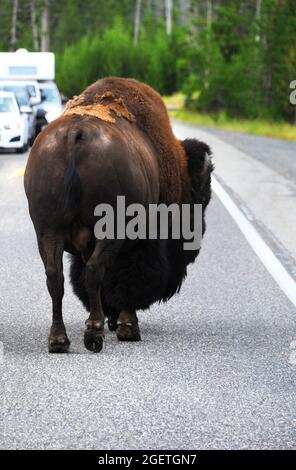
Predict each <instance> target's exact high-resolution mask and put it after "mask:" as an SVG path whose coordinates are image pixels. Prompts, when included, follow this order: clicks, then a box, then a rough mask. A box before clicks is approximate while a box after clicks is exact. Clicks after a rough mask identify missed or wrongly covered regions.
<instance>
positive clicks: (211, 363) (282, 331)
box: [0, 125, 296, 449]
mask: <svg viewBox="0 0 296 470" xmlns="http://www.w3.org/2000/svg"><path fill="white" fill-rule="evenodd" d="M175 130H176V132H177V134H178V135H180V137H183V136H184V135H185V134H186V135H188V136H199V135H200V132H202V137H203V138H205V137H208V138H209V140H211V138H213V134H211V133H210V132H209V130H205V129H203V130H202V131H200V129H195V128H193V127H190V126H188V127H185V126H179V125H176V126H175ZM225 135H226V137H225V136H224V143H225V142H227V145H228V147H227V148H228V150H229V149H230V147H229V146H231V149H232V152H233V155H232V157H233V158H235V155H236V152H238V153H237V158H238V160H239V159H240V158H242V157H241V154H239V152H241V151H242V150H243V152H244V153H245V154H248V145H247V139H248V137H246V136H244V138H243V139H242V141H243V142H242V144H241V146H244V147H243V148H242V147H241V148H239V147H240V146H239V145H238V143H237V141H239V138H238V136H237V135H232V134H231V133H225ZM217 138H218V139H220V140H216V141H215V142H213V145H214V146H215V143H216V144H217V148H218V149H219V148H221V149H223V135H220V136H217V135H216V136H215V139H217ZM250 139H251V140H252V143H250V147H252V151H250V154H249V155H247V156H248V158H250V159H252V161H254V165H255V163H256V161H257V160H256V158H254V157H253V156H252V152H253V151H254V142H253V138H251V137H250ZM258 139H259V140H258V142H257V145H258V148H259V147H260V145H261V146H262V148H263V147H264V148H265V146H266V145H267V144H266V142H265V140H264V139H263V140H262V141H260V138H258ZM251 140H250V142H251ZM273 144H274V146H275V151H274V154H273V157H272V160H273V163H272V166H273V167H272V169H270V168H268V165H267V163H266V161H265V162H260V165H264V166H266V171H274V172H277V165H279V162H277V163H275V161H276V159H277V158H281V151H280V148H281V146H282V149H283V150H282V153H285V151H286V147H287V145H292V146H293V144H287V143H284V142H280V141H273V140H272V139H270V140H268V145H269V147H270V148H272V147H273ZM220 145H221V146H220ZM294 149H295V153H294V157H295V155H296V145H295V147H294ZM223 155H224V153H223V151H222V153H221V155H220V156H218V158H217V160H219V162H220V163H217V165H216V171H217V175H216V177H217V179H218V181H220V183H222V185H223V186H224V187H225V188H226V189H227V192H228V194H230V195H231V197H232V198H233V200H234V202H235V204H237V205H240V204H242V205H243V207H244V208H248V209H249V212H248V214H249V220H251V222H252V224H254V226H255V227H256V228H257V229H258V230H259V232H260V236H262V237H263V239H264V240H265V241H266V242H267V243H268V245H269V246H270V248H271V249H272V250H274V249H275V246H276V250H277V253H276V254H277V255H278V254H279V252H280V251H281V247H282V249H283V251H284V252H285V253H284V258H285V259H286V260H287V258H289V263H287V265H288V264H289V269H288V268H287V269H288V270H289V272H290V273H291V274H293V268H295V260H294V256H293V254H292V253H291V249H290V247H289V246H286V245H285V240H287V244H289V243H290V239H289V236H288V232H287V234H284V235H283V240H280V239H279V237H276V236H275V237H271V235H270V234H271V232H272V230H273V227H272V223H273V219H272V217H271V218H270V219H268V220H267V225H265V223H261V222H262V220H261V217H260V212H259V213H258V214H255V215H254V214H253V212H252V211H251V210H250V206H252V199H250V201H248V195H249V194H251V192H250V191H246V192H245V194H246V197H245V196H244V194H239V189H240V187H241V185H243V184H245V183H246V181H245V180H247V179H248V175H246V174H245V175H244V177H241V181H238V190H237V191H236V187H235V183H236V179H235V175H233V174H232V175H231V174H230V173H229V175H228V173H226V170H225V169H224V168H225V167H224V165H223V158H225V161H226V159H227V158H226V155H224V157H223ZM26 159H27V155H15V154H4V153H2V154H0V282H1V287H0V310H1V315H0V322H1V337H0V339H1V341H2V345H1V344H0V346H1V350H0V362H1V364H0V368H1V400H2V403H1V409H0V413H1V428H2V429H1V448H2V449H292V448H294V449H295V448H296V385H295V379H296V312H295V306H294V305H293V303H292V302H291V300H289V298H288V297H287V295H286V293H285V292H284V291H283V289H282V288H281V287H280V286H279V285H278V284H277V283H276V282H275V280H274V278H273V277H272V275H271V274H270V272H269V271H268V270H267V269H266V267H265V266H264V265H263V263H262V261H261V259H260V257H259V256H258V254H256V253H255V252H254V250H253V248H252V247H251V246H250V244H249V243H248V242H247V240H246V238H245V236H244V234H243V233H242V231H241V229H240V228H239V227H238V225H237V224H236V222H235V220H234V219H233V217H232V216H231V215H230V214H229V212H228V211H227V210H226V209H225V207H224V205H223V201H222V202H221V200H220V199H219V198H218V197H217V195H216V194H214V196H213V200H212V202H211V204H210V206H209V209H208V214H207V220H208V225H207V232H206V236H205V239H204V243H203V248H202V252H201V255H200V257H199V258H198V260H197V262H196V263H195V264H194V265H193V266H191V267H190V269H189V274H188V277H187V280H186V282H185V283H184V285H183V288H182V290H181V292H180V294H179V295H176V296H175V297H174V298H173V299H172V300H171V301H169V302H168V303H167V304H161V305H154V306H153V307H152V308H151V309H150V310H149V311H146V312H140V313H139V318H140V325H141V332H142V341H141V342H140V343H131V344H128V343H119V342H117V339H116V336H115V334H112V333H110V332H107V333H106V341H105V346H104V350H103V352H102V353H100V354H97V355H96V354H92V353H90V352H88V351H87V350H86V349H85V348H84V346H83V330H84V321H85V319H86V317H87V314H86V312H85V311H84V310H83V307H82V306H81V304H80V303H79V301H78V300H76V298H75V297H74V295H73V294H72V292H71V288H70V286H69V284H68V282H67V283H66V295H65V298H64V320H65V324H66V326H67V332H68V336H69V338H70V340H71V353H69V354H67V355H49V354H48V352H47V334H48V329H49V326H50V320H51V312H50V310H51V302H50V298H49V295H48V293H47V289H46V285H45V276H44V272H43V266H42V264H41V260H40V258H39V255H38V253H37V246H36V241H35V234H34V231H33V227H32V224H31V221H30V219H29V216H28V212H27V203H26V199H25V196H24V191H23V178H22V175H23V169H24V167H25V163H26ZM246 161H247V160H246V159H243V160H242V162H243V164H246ZM248 161H249V160H248ZM250 161H251V160H250ZM257 163H258V162H257ZM258 164H259V163H258ZM226 167H227V165H226ZM293 168H294V167H293ZM293 168H292V167H291V174H292V175H293V174H294V173H293V171H294V169H293ZM263 170H264V168H263ZM263 170H262V171H263ZM223 171H224V173H223ZM229 171H230V170H229ZM287 172H288V173H287ZM222 173H223V174H222ZM284 173H285V174H281V175H279V176H280V177H281V178H286V177H287V175H289V174H290V173H289V158H285V172H284ZM228 176H229V181H227V178H228ZM274 181H275V180H274ZM291 181H292V180H290V182H291ZM281 182H282V180H281ZM230 183H231V184H230ZM232 183H233V185H232ZM276 183H277V181H275V184H276ZM249 184H250V185H251V184H254V185H256V184H257V183H256V181H255V182H253V183H252V181H251V182H249ZM287 184H288V182H287ZM254 191H256V192H257V195H258V194H259V196H258V197H260V188H258V187H257V186H254ZM290 197H291V198H292V199H293V194H292V195H290ZM249 202H250V205H249V204H248V203H249ZM254 207H255V206H254ZM294 207H295V196H294ZM283 210H285V209H283ZM250 214H251V215H250ZM252 214H253V217H252ZM262 214H263V212H262ZM262 217H263V216H262ZM259 219H260V220H259ZM269 222H270V223H271V226H268V223H269ZM291 225H292V224H291ZM285 230H287V229H286V228H285ZM275 232H276V228H275ZM275 240H276V241H275ZM287 265H286V267H287ZM66 270H67V262H66Z"/></svg>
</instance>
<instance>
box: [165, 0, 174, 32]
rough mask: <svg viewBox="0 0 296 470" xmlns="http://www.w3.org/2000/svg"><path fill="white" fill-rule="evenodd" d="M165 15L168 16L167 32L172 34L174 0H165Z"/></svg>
mask: <svg viewBox="0 0 296 470" xmlns="http://www.w3.org/2000/svg"><path fill="white" fill-rule="evenodd" d="M165 17H166V32H167V34H168V35H171V34H172V29H173V2H172V0H165Z"/></svg>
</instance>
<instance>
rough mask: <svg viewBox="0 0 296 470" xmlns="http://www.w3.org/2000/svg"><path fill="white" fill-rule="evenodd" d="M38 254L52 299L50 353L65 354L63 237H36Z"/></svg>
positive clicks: (67, 347) (66, 347)
mask: <svg viewBox="0 0 296 470" xmlns="http://www.w3.org/2000/svg"><path fill="white" fill-rule="evenodd" d="M38 247H39V252H40V255H41V258H42V261H43V264H44V267H45V274H46V283H47V288H48V292H49V294H50V296H51V299H52V326H51V329H50V333H49V337H48V350H49V352H50V353H64V352H67V351H68V349H69V346H70V341H69V339H68V337H67V333H66V328H65V325H64V321H63V313H62V301H63V296H64V275H63V252H64V238H63V235H61V234H57V233H54V232H48V233H46V234H44V235H42V237H38Z"/></svg>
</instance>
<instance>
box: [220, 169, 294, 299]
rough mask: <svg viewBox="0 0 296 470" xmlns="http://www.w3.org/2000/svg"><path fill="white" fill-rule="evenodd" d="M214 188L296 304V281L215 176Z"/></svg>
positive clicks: (265, 263) (267, 266) (261, 258)
mask: <svg viewBox="0 0 296 470" xmlns="http://www.w3.org/2000/svg"><path fill="white" fill-rule="evenodd" d="M212 188H213V190H214V192H215V193H216V195H217V196H218V198H219V199H220V201H221V202H222V204H223V205H224V207H225V208H226V209H227V211H228V212H229V214H230V215H231V217H232V218H233V220H234V221H235V222H236V224H237V225H238V227H239V228H240V230H241V232H242V233H243V235H244V237H245V238H246V240H247V241H248V242H249V244H250V245H251V247H252V248H253V250H254V251H255V253H256V255H257V256H258V257H259V259H260V260H261V261H262V263H263V264H264V266H265V267H266V269H267V270H268V272H269V273H270V274H271V276H272V277H273V278H274V280H275V281H276V283H277V284H278V286H279V287H280V288H281V289H282V291H283V292H284V293H285V294H286V296H287V297H288V298H289V299H290V301H291V302H292V303H293V304H294V305H295V306H296V282H295V281H294V280H293V278H292V277H291V276H290V274H289V273H288V272H287V271H286V269H285V268H284V266H283V265H282V264H281V262H280V261H279V260H278V259H277V257H276V256H275V255H274V253H273V252H272V250H271V249H270V248H269V246H268V245H267V244H266V243H265V241H264V240H263V239H262V237H261V236H260V235H259V233H258V232H257V230H256V229H255V228H254V227H253V225H252V224H251V223H250V222H249V221H248V219H247V218H246V217H245V215H244V214H243V212H242V211H241V210H240V209H239V208H238V207H237V205H236V204H235V203H234V202H233V200H232V199H231V197H230V196H229V194H228V193H227V192H226V191H225V189H224V188H223V187H222V186H221V184H220V183H219V182H218V181H217V180H216V178H215V177H212Z"/></svg>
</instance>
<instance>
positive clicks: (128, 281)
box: [71, 139, 213, 329]
mask: <svg viewBox="0 0 296 470" xmlns="http://www.w3.org/2000/svg"><path fill="white" fill-rule="evenodd" d="M182 144H183V147H184V150H185V152H186V156H187V158H188V171H189V174H190V178H191V204H194V203H199V204H202V206H203V233H204V232H205V221H204V214H205V209H206V207H207V205H208V203H209V201H210V198H211V173H212V170H213V165H212V162H211V160H210V159H208V158H207V155H208V156H210V155H211V151H210V148H209V147H208V146H207V145H206V144H204V143H203V142H199V141H198V140H196V139H186V140H185V141H183V142H182ZM192 222H193V219H192ZM183 243H184V239H180V240H140V241H138V242H136V243H135V242H133V243H132V242H131V246H130V248H129V250H125V251H123V252H122V253H120V254H119V255H118V257H117V258H116V261H115V263H114V264H113V266H112V267H111V268H110V269H109V270H108V271H107V273H106V276H105V280H104V283H103V289H102V302H103V309H104V311H105V315H106V316H107V317H108V318H109V321H110V323H111V328H112V325H113V324H115V325H116V319H117V317H118V314H119V312H120V310H122V309H131V310H132V309H146V308H148V307H149V306H150V305H151V304H152V303H154V302H156V301H161V300H162V301H166V300H168V299H170V298H171V297H172V296H173V295H174V294H175V293H176V292H178V291H179V290H180V288H181V285H182V282H183V281H184V279H185V277H186V274H187V266H188V264H190V263H192V262H193V261H194V260H195V258H196V257H197V255H198V253H199V250H184V249H183ZM71 282H72V284H73V289H74V292H75V294H76V295H77V296H78V297H79V298H80V300H81V301H82V303H83V304H84V306H85V307H86V309H87V310H89V304H88V297H87V293H86V290H85V286H84V263H83V262H82V260H81V259H80V258H79V257H77V256H73V257H72V265H71ZM115 325H114V329H116V326H115ZM109 327H110V325H109Z"/></svg>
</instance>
